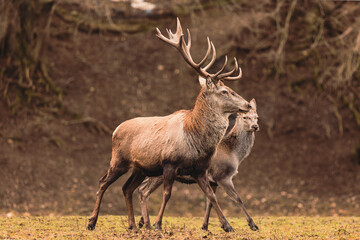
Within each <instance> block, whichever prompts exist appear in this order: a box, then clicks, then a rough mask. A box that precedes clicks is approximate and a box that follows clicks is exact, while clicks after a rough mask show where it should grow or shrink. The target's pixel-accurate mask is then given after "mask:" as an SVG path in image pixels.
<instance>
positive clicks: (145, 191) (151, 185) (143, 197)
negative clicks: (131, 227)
mask: <svg viewBox="0 0 360 240" xmlns="http://www.w3.org/2000/svg"><path fill="white" fill-rule="evenodd" d="M163 180H164V178H163V176H159V177H151V178H150V177H148V178H146V179H145V180H144V181H143V182H142V183H141V185H140V186H139V201H140V207H141V218H140V221H139V227H140V228H141V227H142V226H144V225H145V228H147V229H151V224H150V218H149V211H148V207H147V199H148V198H149V196H150V194H151V193H153V192H154V191H155V190H156V189H157V188H158V187H160V185H161V184H163V182H164V181H163Z"/></svg>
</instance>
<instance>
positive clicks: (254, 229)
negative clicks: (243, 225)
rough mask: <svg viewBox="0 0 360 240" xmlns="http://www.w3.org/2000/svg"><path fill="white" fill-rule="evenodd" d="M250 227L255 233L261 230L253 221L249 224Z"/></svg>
mask: <svg viewBox="0 0 360 240" xmlns="http://www.w3.org/2000/svg"><path fill="white" fill-rule="evenodd" d="M249 226H250V229H251V230H253V231H258V230H259V228H258V226H256V224H255V223H254V222H253V221H251V222H249Z"/></svg>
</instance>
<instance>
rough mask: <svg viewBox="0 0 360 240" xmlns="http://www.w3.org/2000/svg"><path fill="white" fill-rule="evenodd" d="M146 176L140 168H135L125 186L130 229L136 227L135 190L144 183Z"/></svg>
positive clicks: (124, 191)
mask: <svg viewBox="0 0 360 240" xmlns="http://www.w3.org/2000/svg"><path fill="white" fill-rule="evenodd" d="M145 177H146V176H145V175H144V174H143V173H142V172H141V171H140V170H136V169H135V170H134V172H133V173H132V175H131V176H130V177H129V179H128V180H127V181H126V183H125V184H124V186H123V193H124V196H125V201H126V207H127V210H128V217H129V229H136V224H135V217H134V209H133V201H132V196H133V192H134V191H135V189H136V188H137V187H138V186H139V185H140V184H141V183H142V181H143V180H144V179H145Z"/></svg>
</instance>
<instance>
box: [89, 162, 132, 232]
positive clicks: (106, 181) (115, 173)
mask: <svg viewBox="0 0 360 240" xmlns="http://www.w3.org/2000/svg"><path fill="white" fill-rule="evenodd" d="M127 171H128V169H127V168H121V167H118V166H110V168H109V169H108V171H107V173H106V174H105V175H104V176H103V177H102V178H100V180H99V183H100V186H99V190H98V191H97V193H96V201H95V206H94V210H93V212H92V214H91V217H90V218H89V224H88V227H87V228H88V229H89V230H94V229H95V225H96V221H97V219H98V216H99V210H100V204H101V200H102V197H103V195H104V193H105V191H106V189H107V188H108V187H109V186H110V185H111V184H112V183H113V182H115V181H116V180H117V179H118V178H119V177H120V176H121V175H123V174H124V173H126V172H127Z"/></svg>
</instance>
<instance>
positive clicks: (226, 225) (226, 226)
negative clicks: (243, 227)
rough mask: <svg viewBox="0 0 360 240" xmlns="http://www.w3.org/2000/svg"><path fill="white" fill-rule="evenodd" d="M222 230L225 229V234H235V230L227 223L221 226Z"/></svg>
mask: <svg viewBox="0 0 360 240" xmlns="http://www.w3.org/2000/svg"><path fill="white" fill-rule="evenodd" d="M221 228H222V229H224V231H225V232H234V229H233V228H232V227H231V226H230V224H229V223H225V224H224V225H223V226H221Z"/></svg>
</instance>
